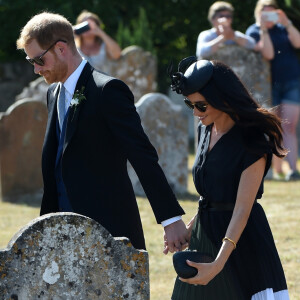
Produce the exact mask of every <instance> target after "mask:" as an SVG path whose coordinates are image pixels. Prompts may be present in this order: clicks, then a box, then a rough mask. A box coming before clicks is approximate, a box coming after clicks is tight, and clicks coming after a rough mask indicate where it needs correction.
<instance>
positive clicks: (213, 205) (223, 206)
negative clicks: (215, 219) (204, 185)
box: [199, 200, 235, 212]
mask: <svg viewBox="0 0 300 300" xmlns="http://www.w3.org/2000/svg"><path fill="white" fill-rule="evenodd" d="M234 205H235V203H230V202H228V203H226V202H210V201H209V202H208V201H205V200H199V212H202V211H204V210H207V211H218V210H223V211H224V210H225V211H230V210H233V209H234Z"/></svg>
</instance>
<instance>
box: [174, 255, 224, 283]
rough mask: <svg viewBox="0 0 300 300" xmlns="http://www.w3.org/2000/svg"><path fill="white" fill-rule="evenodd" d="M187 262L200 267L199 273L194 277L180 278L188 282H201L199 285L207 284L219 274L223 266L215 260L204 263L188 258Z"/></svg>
mask: <svg viewBox="0 0 300 300" xmlns="http://www.w3.org/2000/svg"><path fill="white" fill-rule="evenodd" d="M186 263H187V264H188V265H189V266H191V267H194V268H196V269H198V274H197V275H196V276H195V277H193V278H188V279H184V278H179V279H180V280H181V281H183V282H186V283H188V284H195V285H197V284H199V285H207V284H208V283H209V282H210V281H211V280H212V279H213V278H214V277H215V276H216V275H217V274H219V273H220V272H221V271H222V269H223V266H221V265H220V264H219V263H218V262H217V261H214V262H212V263H209V264H204V263H195V262H192V261H189V260H187V261H186Z"/></svg>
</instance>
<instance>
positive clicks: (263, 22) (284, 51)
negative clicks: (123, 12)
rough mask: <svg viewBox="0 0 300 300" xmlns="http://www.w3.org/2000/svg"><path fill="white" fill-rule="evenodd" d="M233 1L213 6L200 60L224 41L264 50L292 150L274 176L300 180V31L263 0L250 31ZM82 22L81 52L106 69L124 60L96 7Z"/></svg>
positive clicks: (201, 37) (199, 42)
mask: <svg viewBox="0 0 300 300" xmlns="http://www.w3.org/2000/svg"><path fill="white" fill-rule="evenodd" d="M233 16H234V8H233V6H232V5H231V4H230V3H228V2H224V1H217V2H215V3H214V4H213V5H211V7H210V8H209V11H208V20H209V22H210V23H211V25H212V28H211V29H208V30H205V31H202V32H200V34H199V36H198V40H197V46H196V55H197V57H198V58H199V59H201V58H206V57H213V54H214V53H215V52H216V51H218V49H219V48H220V47H222V46H224V45H234V44H236V45H239V46H241V47H244V48H246V49H249V50H253V51H257V52H260V53H261V55H262V56H263V58H264V59H266V60H268V61H269V62H270V67H271V70H270V71H271V78H272V82H271V86H272V89H271V91H272V99H271V103H272V106H273V107H274V109H275V110H276V114H277V115H278V116H279V117H280V118H281V119H282V120H283V123H282V126H283V130H284V146H285V147H286V148H287V149H289V153H288V155H287V158H286V160H287V162H288V165H289V169H290V171H289V172H288V173H286V174H285V173H284V171H283V168H282V159H279V158H277V157H274V159H273V179H276V180H299V179H300V173H299V171H298V170H297V159H298V147H297V145H298V144H297V123H298V120H299V115H300V64H299V62H298V58H297V55H296V49H297V48H300V33H299V31H298V30H297V28H296V27H295V26H293V23H292V22H291V21H290V20H289V19H288V17H287V15H286V14H285V12H284V11H282V10H281V9H279V7H278V5H277V3H276V1H275V0H258V2H257V4H256V7H255V11H254V16H255V20H256V22H255V24H252V25H250V26H249V27H248V29H247V31H246V33H242V32H240V31H238V30H234V29H233V28H232V21H233ZM76 23H77V26H78V24H80V26H82V25H84V26H83V27H84V29H83V30H82V32H80V33H78V34H75V37H76V43H77V47H78V50H79V51H80V54H81V55H82V56H83V57H84V58H85V59H87V60H88V61H89V62H90V63H91V64H92V65H93V66H94V67H95V68H96V69H99V70H101V65H102V63H103V61H104V60H106V59H107V58H109V59H118V58H119V57H120V55H121V48H120V46H119V45H118V43H117V42H116V41H114V40H113V39H112V38H111V37H110V36H109V35H108V34H107V33H105V32H104V30H103V29H102V28H101V27H102V22H101V20H100V18H99V17H98V16H97V15H96V14H94V13H91V12H88V11H83V12H82V13H81V14H80V15H79V16H78V18H77V22H76Z"/></svg>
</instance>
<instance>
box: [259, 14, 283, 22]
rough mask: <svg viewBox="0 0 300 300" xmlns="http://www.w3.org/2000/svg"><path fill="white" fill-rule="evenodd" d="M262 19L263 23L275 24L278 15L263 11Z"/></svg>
mask: <svg viewBox="0 0 300 300" xmlns="http://www.w3.org/2000/svg"><path fill="white" fill-rule="evenodd" d="M261 14H262V17H263V18H264V20H265V21H268V22H273V23H277V22H278V19H279V17H278V13H277V12H276V11H263V12H262V13H261Z"/></svg>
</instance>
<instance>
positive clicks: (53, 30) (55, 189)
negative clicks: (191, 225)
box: [17, 13, 186, 253]
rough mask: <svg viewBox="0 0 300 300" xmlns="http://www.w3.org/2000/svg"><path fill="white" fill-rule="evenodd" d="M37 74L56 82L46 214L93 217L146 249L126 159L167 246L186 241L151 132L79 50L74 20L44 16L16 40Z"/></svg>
mask: <svg viewBox="0 0 300 300" xmlns="http://www.w3.org/2000/svg"><path fill="white" fill-rule="evenodd" d="M17 47H18V49H24V50H25V52H26V54H27V57H26V58H27V60H28V61H29V62H30V63H31V64H33V65H34V72H35V73H37V74H40V75H41V76H43V77H44V79H45V81H46V82H47V83H49V84H51V85H50V87H49V89H48V93H47V106H48V123H47V128H46V134H45V140H44V146H43V153H42V173H43V181H44V194H43V200H42V205H41V215H43V214H46V213H51V212H59V211H62V212H64V211H71V212H75V213H79V214H82V215H85V216H88V217H90V218H93V219H94V220H96V221H97V222H99V223H100V224H102V225H103V226H104V227H105V228H106V229H107V230H108V231H109V232H110V233H111V234H112V235H113V236H126V237H128V238H129V239H130V241H131V243H132V244H133V246H134V247H136V248H139V249H145V241H144V235H143V229H142V224H141V220H140V216H139V212H138V206H137V203H136V199H135V195H134V191H133V188H132V184H131V182H130V179H129V176H128V173H127V161H130V163H131V165H132V166H133V168H134V169H135V171H136V173H137V175H138V177H139V179H140V181H141V184H142V186H143V188H144V190H145V193H146V195H147V197H148V199H149V201H150V204H151V206H152V209H153V211H154V214H155V217H156V220H157V222H158V223H162V225H163V226H164V230H165V250H164V252H165V253H167V252H168V251H171V252H173V251H177V250H181V249H182V248H183V247H185V246H186V227H185V225H184V223H183V221H182V220H181V215H182V214H184V211H183V210H182V208H181V207H180V205H179V203H178V201H177V200H176V198H175V195H174V194H173V192H172V190H171V188H170V186H169V185H168V183H167V180H166V178H165V175H164V173H163V171H162V169H161V168H160V166H159V164H158V157H157V153H156V151H155V149H154V148H153V146H152V145H151V143H150V141H149V140H148V137H147V136H146V135H145V133H144V131H143V129H142V126H141V122H140V118H139V115H138V114H137V112H136V109H135V106H134V100H133V95H132V93H131V91H130V90H129V88H128V87H127V85H126V84H124V83H123V82H122V81H120V80H117V79H115V78H113V77H110V76H108V75H106V74H102V73H100V72H97V71H95V70H94V69H93V68H92V67H91V65H90V64H89V63H88V62H86V61H85V60H83V59H82V57H81V56H80V55H79V53H78V52H77V49H76V46H75V42H74V36H73V29H72V26H71V24H70V23H69V22H68V21H67V20H66V19H65V18H64V17H63V16H60V15H58V14H52V13H41V14H38V15H36V16H34V17H33V18H32V19H31V20H30V21H29V22H28V23H27V24H26V25H25V27H24V28H23V29H22V31H21V34H20V37H19V39H18V41H17Z"/></svg>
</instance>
